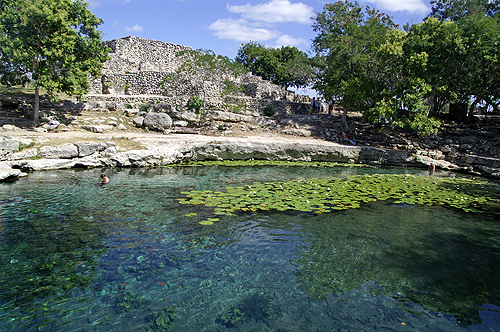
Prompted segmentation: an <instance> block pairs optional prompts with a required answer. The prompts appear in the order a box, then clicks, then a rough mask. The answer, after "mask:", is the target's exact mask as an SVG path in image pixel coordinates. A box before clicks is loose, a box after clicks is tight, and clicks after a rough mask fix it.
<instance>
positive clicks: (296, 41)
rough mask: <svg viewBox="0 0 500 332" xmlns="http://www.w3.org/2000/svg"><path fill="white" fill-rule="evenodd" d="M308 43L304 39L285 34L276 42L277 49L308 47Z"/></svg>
mask: <svg viewBox="0 0 500 332" xmlns="http://www.w3.org/2000/svg"><path fill="white" fill-rule="evenodd" d="M307 44H308V42H307V40H305V39H304V38H295V37H292V36H290V35H287V34H284V35H281V36H279V37H278V39H276V41H275V47H281V46H300V45H307Z"/></svg>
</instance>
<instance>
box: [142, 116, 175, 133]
mask: <svg viewBox="0 0 500 332" xmlns="http://www.w3.org/2000/svg"><path fill="white" fill-rule="evenodd" d="M142 125H143V126H144V127H147V128H149V129H153V130H158V131H164V130H167V129H170V127H172V118H171V117H170V116H169V115H168V114H165V113H155V112H150V113H148V114H147V115H146V116H145V117H144V122H143V124H142Z"/></svg>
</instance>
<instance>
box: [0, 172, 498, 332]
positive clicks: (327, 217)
mask: <svg viewBox="0 0 500 332" xmlns="http://www.w3.org/2000/svg"><path fill="white" fill-rule="evenodd" d="M401 171H403V172H410V173H420V171H418V170H417V171H413V170H408V169H404V170H401V169H393V170H379V169H372V168H370V169H359V168H353V169H351V168H335V169H322V168H317V169H311V168H302V167H293V168H281V167H252V168H240V167H234V168H226V167H206V168H199V167H196V168H195V167H186V168H173V169H168V168H160V169H126V170H110V171H108V173H109V176H110V178H111V183H110V184H108V185H106V186H101V185H99V184H98V182H99V174H100V173H101V170H82V171H54V172H37V173H33V174H30V176H29V177H28V178H25V179H22V180H20V181H17V182H15V183H7V184H1V185H0V209H1V210H0V211H1V212H0V213H1V214H0V218H1V223H0V281H1V282H0V326H2V327H3V328H4V329H5V330H8V331H36V330H43V331H138V330H151V331H167V330H171V331H201V330H206V331H225V330H228V329H231V330H232V331H332V330H339V331H340V330H345V331H377V330H381V331H384V330H396V331H463V330H464V329H465V330H470V331H498V330H500V308H499V306H500V286H499V285H500V280H499V279H500V274H499V273H498V271H500V223H499V217H498V215H497V214H494V213H492V212H491V213H488V212H486V213H481V214H475V213H465V212H462V211H460V210H457V209H453V208H450V207H441V206H423V205H422V206H421V205H412V204H399V205H397V204H392V203H390V202H387V201H379V202H372V203H367V204H363V205H362V206H361V207H360V208H359V209H349V210H341V211H334V212H330V213H323V214H314V213H306V212H290V211H285V212H277V211H258V212H251V211H249V212H238V213H237V214H236V215H235V216H220V217H219V221H217V222H215V223H214V224H213V225H209V226H203V225H200V224H199V222H200V221H202V220H205V219H206V218H207V216H211V215H212V212H213V209H212V208H210V207H205V206H202V205H196V206H185V205H180V204H178V201H177V199H179V198H182V197H184V196H183V195H182V194H181V192H185V191H192V190H213V191H222V190H223V189H224V188H225V187H228V186H232V187H234V186H241V185H247V184H252V183H254V182H256V181H260V182H269V181H289V180H293V179H297V178H313V177H314V178H322V177H331V176H346V175H353V174H364V173H366V172H368V173H380V172H401ZM422 175H425V173H423V174H422Z"/></svg>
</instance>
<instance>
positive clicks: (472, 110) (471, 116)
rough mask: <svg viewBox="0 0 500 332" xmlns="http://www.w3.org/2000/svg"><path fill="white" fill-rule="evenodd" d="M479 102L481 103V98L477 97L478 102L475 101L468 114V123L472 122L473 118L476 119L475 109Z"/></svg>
mask: <svg viewBox="0 0 500 332" xmlns="http://www.w3.org/2000/svg"><path fill="white" fill-rule="evenodd" d="M478 102H479V97H476V100H474V102H473V103H472V104H471V105H470V107H469V110H468V112H467V121H468V122H470V121H472V118H473V117H474V109H475V108H476V105H477V103H478Z"/></svg>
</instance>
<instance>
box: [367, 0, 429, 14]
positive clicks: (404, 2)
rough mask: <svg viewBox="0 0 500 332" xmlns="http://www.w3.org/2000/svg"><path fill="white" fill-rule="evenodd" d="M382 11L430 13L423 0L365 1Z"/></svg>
mask: <svg viewBox="0 0 500 332" xmlns="http://www.w3.org/2000/svg"><path fill="white" fill-rule="evenodd" d="M363 2H366V3H370V4H373V6H375V7H376V8H377V9H379V10H381V11H389V12H402V11H406V12H408V13H412V14H413V13H416V14H425V13H427V12H429V11H430V8H429V7H427V5H426V4H425V2H424V1H423V0H364V1H363Z"/></svg>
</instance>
